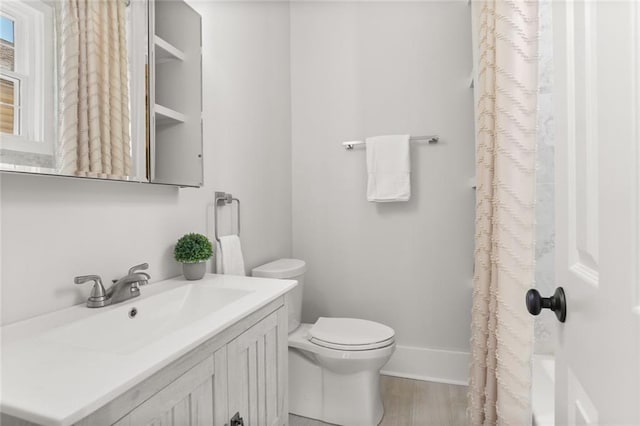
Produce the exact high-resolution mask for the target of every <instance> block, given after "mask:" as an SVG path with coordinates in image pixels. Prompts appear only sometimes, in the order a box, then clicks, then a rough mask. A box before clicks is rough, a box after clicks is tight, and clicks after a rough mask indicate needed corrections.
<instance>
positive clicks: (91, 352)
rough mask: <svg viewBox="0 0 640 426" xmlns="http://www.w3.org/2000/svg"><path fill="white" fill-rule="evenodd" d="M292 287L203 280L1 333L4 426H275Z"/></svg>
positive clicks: (283, 391) (282, 408) (281, 408)
mask: <svg viewBox="0 0 640 426" xmlns="http://www.w3.org/2000/svg"><path fill="white" fill-rule="evenodd" d="M295 286H296V281H290V280H275V279H261V278H249V277H236V276H228V275H213V274H210V275H206V276H205V278H204V279H203V280H201V281H196V282H193V281H186V280H184V279H182V278H176V279H171V280H167V281H163V282H159V283H155V284H153V285H149V286H145V287H143V288H142V295H141V296H140V297H138V298H135V299H131V300H128V301H126V302H123V303H120V304H117V305H113V306H107V307H105V308H98V309H89V308H87V307H85V306H84V305H78V306H74V307H72V308H68V309H65V310H62V311H57V312H53V313H51V314H47V315H43V316H40V317H36V318H33V319H30V320H26V321H22V322H19V323H15V324H11V325H8V326H6V327H3V328H2V329H1V333H2V360H1V366H2V371H1V374H2V378H1V389H2V393H1V395H0V410H1V412H2V418H1V420H2V424H3V425H4V426H8V425H31V424H42V425H71V424H77V425H112V424H116V425H131V426H134V425H135V426H138V425H147V424H162V425H204V424H208V425H211V424H214V425H220V426H222V425H229V426H233V425H234V424H240V423H234V422H232V421H231V418H232V417H234V415H236V413H238V417H241V418H242V419H243V420H244V424H246V425H250V424H251V425H257V424H268V425H278V424H280V425H282V424H286V423H287V413H288V408H287V312H286V308H285V305H284V295H285V294H286V293H287V292H289V291H290V290H291V289H293V288H294V287H295Z"/></svg>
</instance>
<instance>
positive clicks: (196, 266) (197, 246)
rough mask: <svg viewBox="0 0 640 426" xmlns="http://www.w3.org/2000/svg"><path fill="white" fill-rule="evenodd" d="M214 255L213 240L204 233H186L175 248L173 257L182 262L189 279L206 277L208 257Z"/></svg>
mask: <svg viewBox="0 0 640 426" xmlns="http://www.w3.org/2000/svg"><path fill="white" fill-rule="evenodd" d="M211 256H213V247H212V246H211V241H209V239H208V238H207V237H205V236H204V235H202V234H194V233H190V234H185V235H183V236H182V237H181V238H180V239H179V240H178V242H177V243H176V247H175V249H174V250H173V257H175V259H176V260H177V261H178V262H181V263H182V273H183V274H184V277H185V278H186V279H188V280H199V279H201V278H202V277H204V273H205V272H206V269H207V263H206V262H207V259H209V258H210V257H211Z"/></svg>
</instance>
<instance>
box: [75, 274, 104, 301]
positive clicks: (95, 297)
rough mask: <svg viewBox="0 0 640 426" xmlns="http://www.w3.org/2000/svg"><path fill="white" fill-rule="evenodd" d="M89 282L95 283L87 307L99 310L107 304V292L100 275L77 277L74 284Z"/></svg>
mask: <svg viewBox="0 0 640 426" xmlns="http://www.w3.org/2000/svg"><path fill="white" fill-rule="evenodd" d="M88 281H93V289H92V290H91V295H90V296H89V298H88V299H87V307H89V308H99V307H101V306H105V305H106V304H107V292H106V291H105V289H104V286H103V285H102V278H100V276H99V275H81V276H79V277H75V278H74V280H73V282H74V283H76V284H84V283H86V282H88Z"/></svg>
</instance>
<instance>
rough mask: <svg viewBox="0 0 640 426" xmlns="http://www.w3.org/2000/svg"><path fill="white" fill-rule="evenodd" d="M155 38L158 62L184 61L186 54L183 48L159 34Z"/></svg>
mask: <svg viewBox="0 0 640 426" xmlns="http://www.w3.org/2000/svg"><path fill="white" fill-rule="evenodd" d="M153 40H154V43H155V45H156V62H158V63H161V62H167V61H184V59H185V54H184V52H183V51H182V50H180V49H178V48H177V47H175V46H174V45H172V44H171V43H169V42H168V41H166V40H164V39H162V38H160V37H158V36H157V35H156V36H154V38H153Z"/></svg>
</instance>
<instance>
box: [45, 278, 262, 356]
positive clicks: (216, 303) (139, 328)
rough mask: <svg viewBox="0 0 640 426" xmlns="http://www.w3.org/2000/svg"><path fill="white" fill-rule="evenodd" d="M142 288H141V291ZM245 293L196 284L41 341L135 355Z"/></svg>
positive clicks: (133, 302)
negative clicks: (152, 343)
mask: <svg viewBox="0 0 640 426" xmlns="http://www.w3.org/2000/svg"><path fill="white" fill-rule="evenodd" d="M144 289H145V288H143V290H144ZM250 293H251V291H249V290H241V289H233V288H219V287H216V286H211V285H199V283H194V284H188V285H183V286H180V287H178V288H175V289H173V290H168V291H166V292H163V293H160V294H157V295H154V296H152V297H148V298H145V299H143V300H139V299H138V300H137V299H133V300H131V301H129V302H128V303H124V304H120V305H118V306H117V307H115V306H114V308H115V309H112V310H110V311H107V312H99V311H98V312H97V313H96V315H93V316H91V317H89V318H87V319H84V320H83V321H79V322H74V323H72V324H69V325H65V326H62V327H58V328H55V329H54V330H52V331H50V332H48V333H46V334H45V335H43V336H42V338H43V340H45V341H49V342H54V343H58V344H64V345H69V346H73V347H78V348H82V349H88V350H91V351H101V352H113V353H117V354H126V353H130V352H135V351H136V350H139V349H140V348H142V347H144V346H146V345H148V344H149V343H150V342H153V341H155V340H158V339H159V338H161V337H163V336H166V335H168V334H170V333H173V332H176V331H177V330H180V329H181V328H183V327H187V326H189V325H190V324H192V323H194V322H196V321H198V320H200V319H202V318H203V317H205V316H207V315H211V314H212V313H214V312H216V311H219V310H220V309H222V308H224V307H225V306H227V305H229V304H230V303H233V302H235V301H236V300H238V299H240V298H241V297H243V296H246V295H248V294H250Z"/></svg>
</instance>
